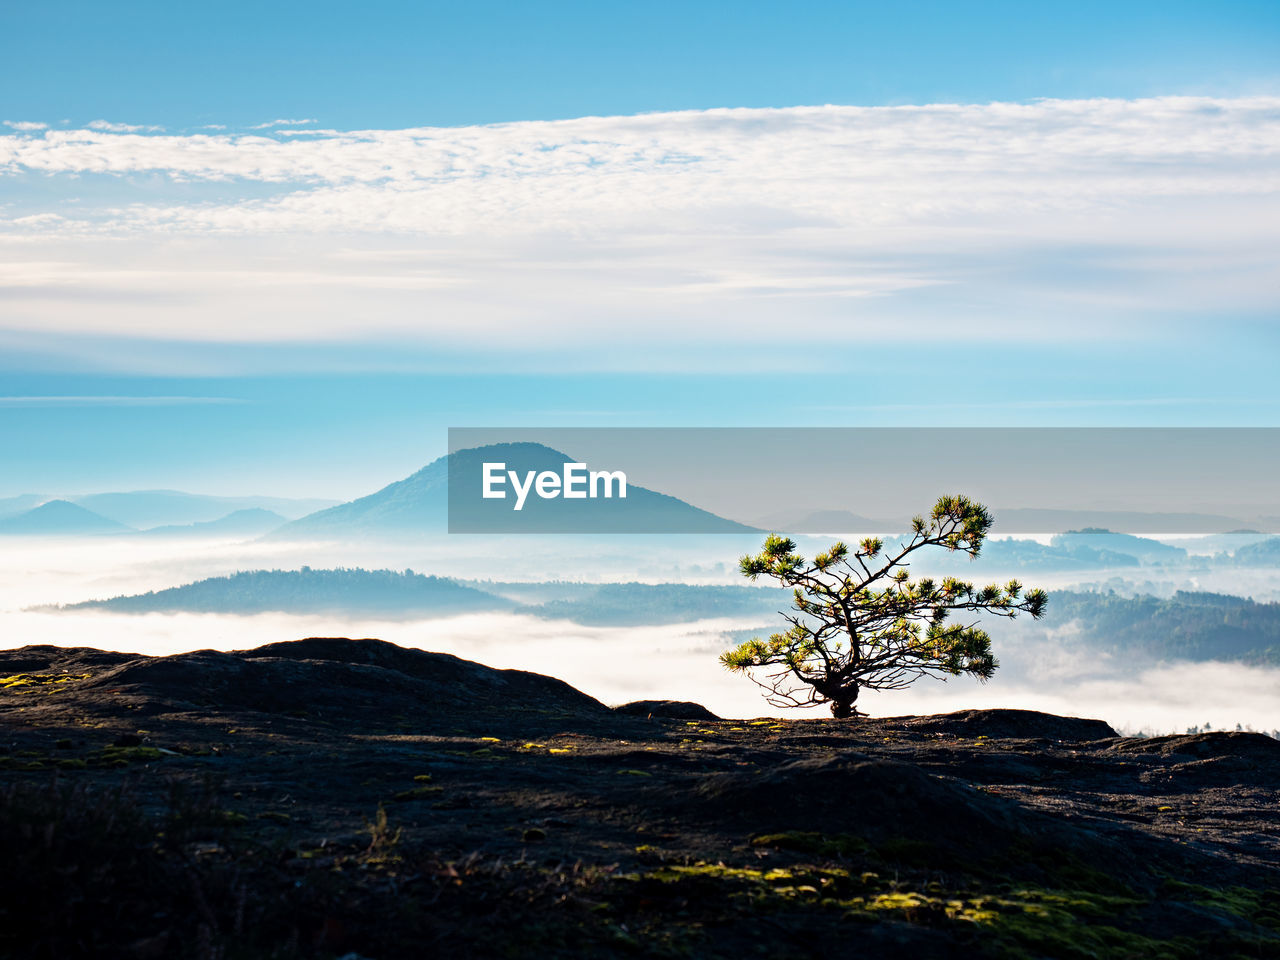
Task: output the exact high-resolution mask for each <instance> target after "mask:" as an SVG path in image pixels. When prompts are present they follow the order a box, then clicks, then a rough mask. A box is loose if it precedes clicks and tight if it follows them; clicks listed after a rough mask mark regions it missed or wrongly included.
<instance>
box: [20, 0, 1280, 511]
mask: <svg viewBox="0 0 1280 960" xmlns="http://www.w3.org/2000/svg"><path fill="white" fill-rule="evenodd" d="M1277 64H1280V6H1277V5H1276V4H1274V3H1230V2H1228V3H1216V4H1208V3H1169V2H1166V3H1158V4H1157V3H1124V4H1115V3H1110V4H1101V3H1073V4H1024V3H1018V4H1014V3H981V4H974V3H971V4H964V3H914V4H912V3H904V4H896V5H887V4H859V3H841V4H824V3H796V4H789V5H785V6H784V5H779V4H752V3H734V4H728V3H723V4H722V3H680V4H676V3H650V4H645V5H639V4H631V5H620V4H615V5H601V4H585V3H584V4H578V3H546V4H456V5H455V4H450V5H440V4H385V3H383V4H371V5H362V6H361V7H360V8H359V12H358V15H356V14H355V12H354V8H352V7H351V6H350V5H349V4H341V5H339V4H324V3H309V4H305V5H303V4H292V3H275V4H267V5H249V4H239V3H228V4H220V5H218V6H216V7H207V6H206V7H202V6H197V5H190V4H171V3H166V4H159V3H154V4H153V3H129V4H113V5H103V4H89V3H83V4H81V3H74V4H73V3H57V2H53V3H41V4H31V3H22V4H19V3H11V4H7V5H5V6H4V7H3V9H0V122H4V123H5V124H6V125H5V126H0V444H3V447H4V449H5V450H6V453H7V455H6V456H5V457H4V458H3V459H0V495H10V494H17V493H22V492H65V493H74V492H91V491H99V490H107V489H134V488H150V487H177V488H182V489H189V490H195V491H200V492H211V493H272V494H281V495H289V494H298V495H313V496H339V497H347V496H355V495H359V494H361V493H364V492H368V491H369V490H372V489H374V488H376V487H378V486H381V485H382V484H384V483H385V482H388V481H390V480H392V479H396V478H398V477H400V476H403V475H405V474H407V473H408V472H411V471H412V470H413V469H416V468H417V467H418V466H421V465H422V463H424V462H426V461H427V460H429V459H431V458H432V457H434V456H436V455H438V454H439V453H441V452H443V450H444V447H445V429H446V428H447V427H449V426H459V425H485V426H500V425H504V424H508V425H511V426H527V425H531V424H537V423H545V424H548V425H554V424H563V425H586V424H592V425H606V424H618V425H655V426H659V425H670V424H685V423H687V424H697V425H705V426H717V425H726V426H728V425H785V424H788V423H795V424H810V423H821V424H823V425H839V424H842V423H847V424H850V425H859V426H865V425H875V424H894V423H914V424H921V425H937V424H939V423H957V424H964V425H993V424H1010V425H1011V424H1018V425H1029V424H1030V425H1034V424H1046V425H1049V424H1059V425H1066V424H1075V425H1086V424H1110V425H1139V424H1173V425H1177V424H1185V425H1202V424H1217V425H1246V424H1247V425H1276V424H1277V420H1278V418H1277V414H1280V388H1277V387H1276V386H1275V385H1274V381H1275V379H1276V378H1275V377H1274V374H1273V369H1274V366H1275V357H1276V354H1277V333H1276V325H1275V324H1276V320H1277V308H1278V307H1280V286H1278V285H1277V283H1276V270H1275V266H1274V251H1275V249H1277V244H1280V236H1278V235H1277V234H1280V188H1277V186H1276V185H1277V183H1280V67H1277ZM825 105H831V106H825ZM584 118H585V119H584ZM592 118H594V119H592ZM77 398H78V399H77Z"/></svg>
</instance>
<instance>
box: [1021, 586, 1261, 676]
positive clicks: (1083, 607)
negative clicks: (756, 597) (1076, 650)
mask: <svg viewBox="0 0 1280 960" xmlns="http://www.w3.org/2000/svg"><path fill="white" fill-rule="evenodd" d="M1072 622H1074V623H1076V624H1077V625H1078V626H1079V627H1080V628H1081V635H1082V638H1083V639H1084V640H1085V641H1086V643H1087V644H1088V645H1089V646H1090V647H1093V648H1095V649H1101V650H1106V651H1108V652H1113V653H1124V654H1140V655H1142V656H1143V657H1144V658H1145V657H1150V658H1152V659H1158V660H1229V661H1240V662H1244V663H1270V664H1280V603H1255V602H1254V601H1253V600H1249V599H1245V598H1243V597H1232V596H1227V595H1225V594H1219V593H1189V592H1186V591H1182V590H1179V591H1178V592H1177V593H1175V594H1174V595H1173V596H1172V597H1171V598H1169V599H1167V600H1162V599H1159V598H1157V597H1150V596H1139V597H1123V596H1119V595H1117V594H1114V593H1068V592H1055V593H1053V594H1051V595H1050V600H1049V608H1048V613H1047V615H1046V617H1045V619H1044V621H1043V623H1044V624H1045V625H1047V626H1065V625H1067V624H1070V623H1072Z"/></svg>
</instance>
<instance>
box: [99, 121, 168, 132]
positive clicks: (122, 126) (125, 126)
mask: <svg viewBox="0 0 1280 960" xmlns="http://www.w3.org/2000/svg"><path fill="white" fill-rule="evenodd" d="M89 129H90V130H97V131H100V132H102V133H139V132H144V133H157V132H159V131H161V130H163V129H164V127H157V126H152V125H149V124H142V123H112V122H111V121H110V120H92V121H90V122H89Z"/></svg>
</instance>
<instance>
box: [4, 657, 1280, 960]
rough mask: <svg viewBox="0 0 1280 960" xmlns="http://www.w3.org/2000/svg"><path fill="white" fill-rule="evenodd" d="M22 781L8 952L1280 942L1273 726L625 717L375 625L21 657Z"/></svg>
mask: <svg viewBox="0 0 1280 960" xmlns="http://www.w3.org/2000/svg"><path fill="white" fill-rule="evenodd" d="M694 708H697V709H694ZM662 711H668V712H671V713H674V712H676V711H683V712H685V713H686V715H684V716H680V717H673V716H665V715H664V714H663V712H662ZM0 772H2V775H3V778H4V779H3V783H2V784H0V827H2V829H0V856H2V857H4V860H5V863H6V866H7V869H6V870H5V871H3V872H0V955H13V956H26V955H33V956H59V957H62V956H68V957H74V956H103V957H125V958H129V957H139V958H141V957H148V956H154V957H167V956H193V957H195V956H200V957H203V956H216V955H227V956H281V957H289V956H305V957H336V956H341V955H343V954H347V953H355V954H358V955H360V956H364V957H368V958H372V960H381V958H398V957H406V958H408V957H418V956H423V955H426V954H428V953H430V951H431V950H433V949H437V948H441V949H442V948H443V945H444V944H447V945H448V949H449V951H451V952H454V953H458V954H459V955H463V954H465V955H469V956H474V957H487V956H510V955H537V956H545V957H573V956H593V957H594V956H636V955H646V956H670V957H678V956H700V957H702V956H706V957H725V958H733V960H739V958H741V957H742V956H744V955H749V954H753V953H756V952H760V953H762V955H768V956H770V957H811V956H822V957H831V956H859V957H897V956H904V955H910V956H915V957H926V958H927V957H992V958H995V957H1002V958H1003V957H1018V956H1028V957H1050V956H1051V957H1059V956H1072V957H1074V956H1080V957H1085V956H1096V957H1116V958H1119V957H1133V956H1152V957H1157V956H1167V957H1174V958H1181V957H1186V958H1188V960H1193V958H1195V957H1198V956H1202V955H1212V956H1219V957H1230V956H1251V957H1253V956H1262V957H1277V956H1280V895H1277V894H1276V893H1275V891H1276V890H1277V889H1280V870H1278V869H1277V863H1280V828H1278V826H1277V820H1276V813H1275V811H1276V803H1277V800H1278V799H1280V744H1277V743H1276V741H1273V740H1271V739H1270V738H1267V737H1263V736H1261V735H1256V734H1243V733H1235V734H1232V733H1222V734H1199V735H1194V736H1182V737H1157V738H1150V739H1146V740H1142V739H1133V738H1122V737H1118V736H1116V734H1115V731H1113V730H1111V729H1110V728H1109V727H1108V726H1107V725H1106V724H1104V723H1102V722H1101V721H1098V720H1083V719H1077V718H1070V717H1055V716H1050V715H1047V714H1040V713H1035V712H1033V711H1022V710H970V711H961V712H958V713H953V714H947V715H942V716H934V717H894V718H888V719H854V720H842V721H837V720H830V719H816V720H814V719H796V720H778V719H774V718H760V719H754V720H719V719H716V718H715V717H714V716H713V715H710V714H709V712H708V711H705V708H701V707H698V705H696V704H685V703H677V704H674V705H673V704H671V703H670V702H667V701H658V702H652V703H647V702H642V703H638V704H629V705H626V706H625V707H624V708H622V709H616V710H611V709H609V708H608V707H605V706H604V705H602V704H600V703H599V702H597V701H596V700H594V699H592V698H591V697H589V696H587V695H585V694H583V693H581V692H580V691H577V690H575V689H574V688H572V687H570V686H569V685H568V684H565V683H563V682H561V681H559V680H555V679H552V678H550V677H543V676H539V675H537V674H531V673H525V672H521V671H514V670H493V669H490V668H488V667H484V666H481V665H479V664H475V663H470V662H468V661H465V660H461V659H459V658H457V657H452V656H447V655H443V654H435V653H427V652H424V651H419V650H408V649H404V648H400V647H397V646H394V645H392V644H388V643H383V642H381V641H377V640H368V639H366V640H348V639H344V638H311V639H307V640H301V641H296V642H289V643H277V644H270V645H268V646H265V647H260V648H258V649H256V650H248V651H240V652H234V653H218V652H214V651H197V652H194V653H187V654H180V655H177V656H172V657H145V656H138V655H131V654H122V653H108V652H103V651H98V650H92V649H88V648H77V649H69V648H56V647H48V646H44V647H24V648H21V649H17V650H9V651H0ZM107 891H110V893H109V895H108V893H107Z"/></svg>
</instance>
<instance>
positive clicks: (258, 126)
mask: <svg viewBox="0 0 1280 960" xmlns="http://www.w3.org/2000/svg"><path fill="white" fill-rule="evenodd" d="M315 122H316V120H315V118H314V117H309V118H306V119H302V120H284V119H281V120H268V121H267V122H266V123H255V124H254V125H253V126H251V127H250V128H249V129H250V130H266V129H267V128H268V127H301V126H305V125H306V124H308V123H315Z"/></svg>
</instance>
